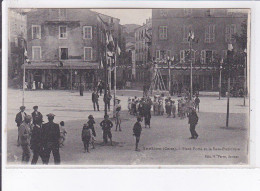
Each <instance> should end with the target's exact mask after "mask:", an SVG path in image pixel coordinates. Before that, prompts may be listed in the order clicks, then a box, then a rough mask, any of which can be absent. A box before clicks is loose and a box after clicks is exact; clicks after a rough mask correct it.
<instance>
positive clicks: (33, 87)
mask: <svg viewBox="0 0 260 191" xmlns="http://www.w3.org/2000/svg"><path fill="white" fill-rule="evenodd" d="M32 90H36V86H35V81H33V84H32Z"/></svg>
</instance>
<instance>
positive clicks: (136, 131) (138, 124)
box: [133, 117, 142, 151]
mask: <svg viewBox="0 0 260 191" xmlns="http://www.w3.org/2000/svg"><path fill="white" fill-rule="evenodd" d="M141 121H142V119H141V117H137V122H136V123H135V124H134V128H133V136H135V138H136V142H135V151H140V150H139V149H138V143H139V141H140V136H141V132H142V126H141Z"/></svg>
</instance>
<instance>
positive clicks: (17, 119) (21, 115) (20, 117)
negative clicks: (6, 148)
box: [15, 106, 27, 146]
mask: <svg viewBox="0 0 260 191" xmlns="http://www.w3.org/2000/svg"><path fill="white" fill-rule="evenodd" d="M24 111H25V106H21V107H20V112H19V113H17V114H16V117H15V122H16V124H17V127H18V134H19V127H20V125H21V124H22V122H23V121H24V118H25V116H26V115H27V114H26V113H25V112H24ZM17 146H20V143H19V135H18V138H17Z"/></svg>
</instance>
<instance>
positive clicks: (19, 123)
mask: <svg viewBox="0 0 260 191" xmlns="http://www.w3.org/2000/svg"><path fill="white" fill-rule="evenodd" d="M24 115H25V116H26V115H27V114H26V113H25V112H24ZM15 122H16V124H17V127H20V125H21V124H22V122H23V119H22V112H21V111H20V112H19V113H17V114H16V117H15Z"/></svg>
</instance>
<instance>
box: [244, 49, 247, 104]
mask: <svg viewBox="0 0 260 191" xmlns="http://www.w3.org/2000/svg"><path fill="white" fill-rule="evenodd" d="M244 53H245V65H244V106H246V94H247V90H246V84H247V79H246V78H247V76H246V69H247V66H246V65H247V50H246V49H245V50H244Z"/></svg>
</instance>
